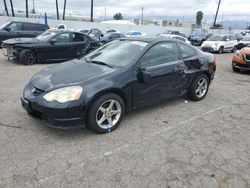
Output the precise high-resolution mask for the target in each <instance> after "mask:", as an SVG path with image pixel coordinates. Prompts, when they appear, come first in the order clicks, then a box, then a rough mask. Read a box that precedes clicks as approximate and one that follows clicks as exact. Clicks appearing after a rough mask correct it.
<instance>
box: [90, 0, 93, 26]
mask: <svg viewBox="0 0 250 188" xmlns="http://www.w3.org/2000/svg"><path fill="white" fill-rule="evenodd" d="M93 4H94V3H93V0H91V11H90V21H91V22H93V21H94V19H93V8H94V7H93V6H94V5H93Z"/></svg>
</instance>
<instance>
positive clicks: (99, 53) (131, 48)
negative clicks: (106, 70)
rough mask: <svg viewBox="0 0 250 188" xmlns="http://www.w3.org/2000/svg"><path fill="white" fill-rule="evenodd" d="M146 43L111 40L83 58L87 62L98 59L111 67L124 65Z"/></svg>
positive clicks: (138, 52) (137, 53) (129, 61)
mask: <svg viewBox="0 0 250 188" xmlns="http://www.w3.org/2000/svg"><path fill="white" fill-rule="evenodd" d="M147 44H148V43H146V42H141V41H120V40H118V41H113V42H111V43H108V44H106V45H104V46H102V47H100V48H98V49H97V50H95V51H93V52H91V53H90V54H88V55H87V56H85V58H86V60H87V61H88V62H91V61H99V62H103V63H105V64H108V65H110V66H113V67H125V66H126V65H128V64H129V63H131V61H132V60H133V59H134V58H135V57H136V56H137V55H139V54H140V52H141V51H142V50H143V49H144V48H145V47H146V46H147Z"/></svg>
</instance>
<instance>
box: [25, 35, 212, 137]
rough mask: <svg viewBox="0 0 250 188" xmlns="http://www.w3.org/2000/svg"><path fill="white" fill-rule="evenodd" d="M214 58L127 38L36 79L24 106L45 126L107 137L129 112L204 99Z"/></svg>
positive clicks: (178, 45)
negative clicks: (89, 131)
mask: <svg viewBox="0 0 250 188" xmlns="http://www.w3.org/2000/svg"><path fill="white" fill-rule="evenodd" d="M215 70H216V63H215V59H214V56H213V55H212V54H209V53H205V52H202V51H200V50H199V49H196V48H195V47H192V46H191V45H188V44H186V43H184V42H182V41H179V40H178V41H177V40H173V39H164V38H143V37H142V38H126V39H119V40H116V41H113V42H111V43H108V44H106V45H104V46H102V47H100V48H98V49H96V50H95V51H93V52H91V53H89V54H88V55H86V56H85V57H83V58H82V59H77V60H71V61H68V62H65V63H62V64H58V65H55V66H50V67H48V68H45V69H44V70H42V71H40V72H38V73H37V74H35V75H34V76H33V78H32V79H31V80H30V82H29V83H28V84H27V86H26V87H25V89H24V91H23V97H22V98H21V102H22V106H23V107H24V108H25V109H26V111H27V112H28V114H30V115H31V116H33V117H36V118H38V119H40V120H41V121H43V122H45V123H46V124H47V125H49V126H52V127H56V128H61V129H69V128H76V127H81V126H84V125H86V126H87V127H88V128H90V129H92V130H94V131H96V132H100V133H106V132H110V131H112V130H114V129H115V128H116V127H117V126H118V125H119V123H120V122H121V120H122V118H123V116H124V113H125V112H126V111H129V110H132V109H135V108H138V107H142V106H144V105H148V104H151V103H155V102H159V101H162V100H164V99H167V98H171V97H175V96H182V95H184V94H185V93H187V96H188V97H189V98H190V99H191V100H194V101H200V100H202V99H203V98H204V97H205V96H206V94H207V92H208V89H209V85H210V83H211V81H212V80H213V78H214V74H215Z"/></svg>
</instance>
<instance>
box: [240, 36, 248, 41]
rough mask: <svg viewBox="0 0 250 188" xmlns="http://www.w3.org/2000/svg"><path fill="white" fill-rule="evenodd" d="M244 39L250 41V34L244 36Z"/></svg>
mask: <svg viewBox="0 0 250 188" xmlns="http://www.w3.org/2000/svg"><path fill="white" fill-rule="evenodd" d="M242 41H250V36H247V37H243V39H242Z"/></svg>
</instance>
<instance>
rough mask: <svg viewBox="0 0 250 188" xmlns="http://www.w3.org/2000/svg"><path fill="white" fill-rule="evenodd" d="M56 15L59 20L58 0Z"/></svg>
mask: <svg viewBox="0 0 250 188" xmlns="http://www.w3.org/2000/svg"><path fill="white" fill-rule="evenodd" d="M56 15H57V20H59V19H60V18H59V10H58V0H56Z"/></svg>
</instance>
